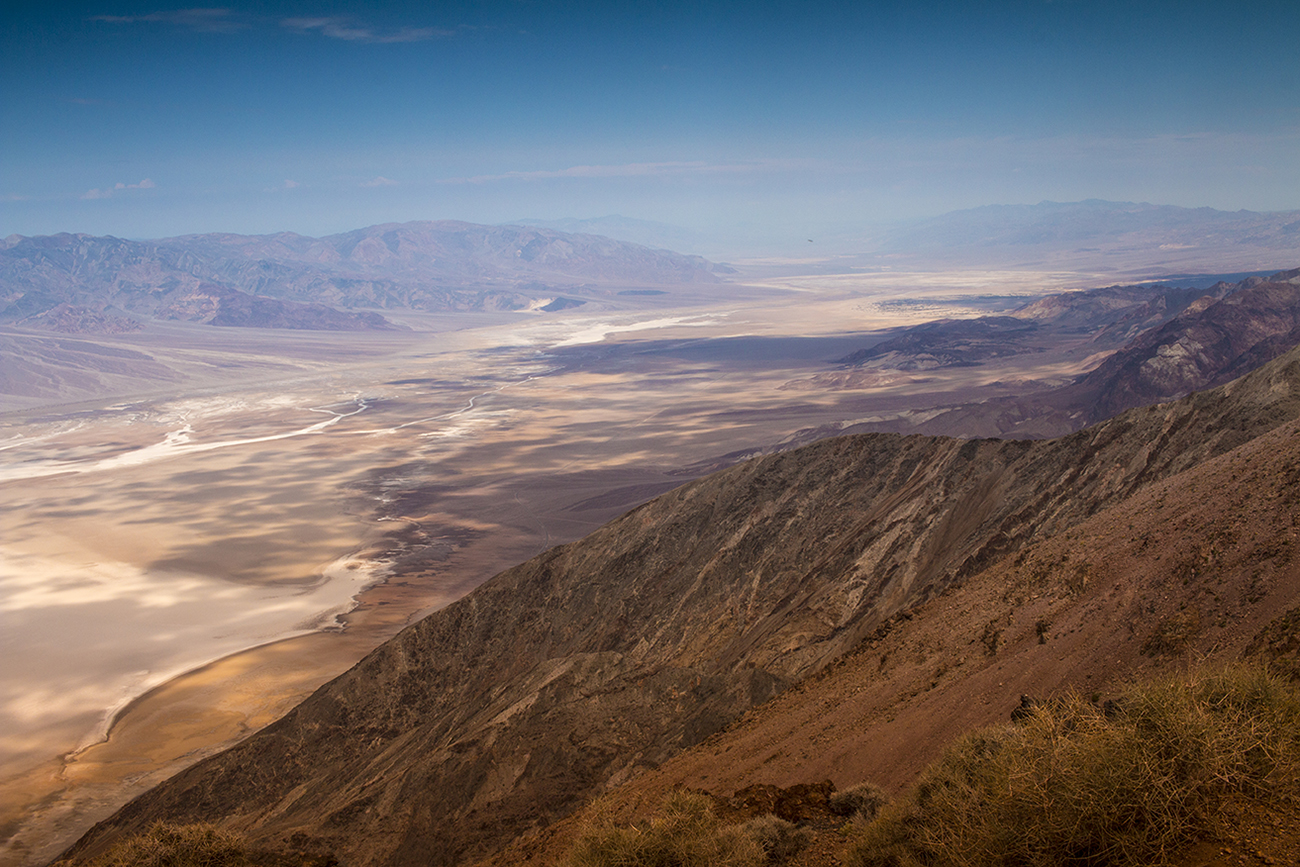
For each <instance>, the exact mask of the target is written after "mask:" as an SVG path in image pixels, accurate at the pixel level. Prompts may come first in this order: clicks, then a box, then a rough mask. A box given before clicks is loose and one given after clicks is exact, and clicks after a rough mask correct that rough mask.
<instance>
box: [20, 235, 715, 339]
mask: <svg viewBox="0 0 1300 867" xmlns="http://www.w3.org/2000/svg"><path fill="white" fill-rule="evenodd" d="M722 270H723V269H722V267H721V266H715V265H713V264H712V263H710V262H707V261H706V260H704V259H701V258H699V257H697V256H682V255H680V254H676V253H671V252H668V251H666V250H652V249H650V248H647V247H642V246H639V245H636V244H630V243H627V242H623V241H615V240H612V239H610V238H605V237H601V236H597V235H575V234H566V233H563V232H557V231H553V230H549V229H537V228H529V227H524V226H480V225H475V224H472V223H458V222H452V221H442V222H423V223H401V224H398V223H390V224H384V225H380V226H371V227H369V228H365V229H358V230H356V231H353V232H346V233H343V234H340V235H331V236H329V237H326V238H308V237H305V236H302V235H295V234H293V233H289V232H284V233H280V234H276V235H229V234H212V235H187V236H182V237H177V238H164V239H162V240H158V241H127V240H123V239H121V238H112V237H91V236H88V235H67V234H63V235H52V236H44V237H36V238H25V237H21V236H17V235H11V236H10V237H9V238H7V239H5V241H4V242H3V244H0V323H7V324H19V325H28V326H34V327H44V328H51V329H55V330H84V331H95V330H108V331H112V330H114V329H117V330H121V329H124V328H129V327H131V326H130V325H129V324H127V323H130V322H131V321H132V320H136V319H141V318H143V319H149V318H155V319H162V320H179V321H186V322H200V323H206V324H211V325H241V326H245V327H260V328H304V329H318V330H358V329H386V328H392V327H394V326H393V325H392V324H391V323H390V322H389V321H388V320H387V319H385V318H384V316H383V313H382V312H383V311H385V310H420V311H454V310H512V309H522V308H526V307H528V306H529V305H530V304H532V303H533V302H534V301H537V300H541V299H546V300H549V299H550V298H552V297H554V295H555V294H556V292H558V291H560V290H564V291H566V292H572V291H575V290H577V289H582V288H585V289H587V290H589V291H592V292H595V293H597V294H601V293H605V294H608V293H609V292H610V291H612V289H611V288H610V287H614V286H616V287H617V288H619V289H625V288H627V287H629V286H631V287H636V286H662V285H665V284H671V285H681V284H691V283H705V284H707V283H712V282H716V281H717V280H718V279H719V278H718V276H717V274H718V273H719V272H720V271H722Z"/></svg>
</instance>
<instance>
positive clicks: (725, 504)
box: [75, 352, 1300, 864]
mask: <svg viewBox="0 0 1300 867" xmlns="http://www.w3.org/2000/svg"><path fill="white" fill-rule="evenodd" d="M1297 416H1300V352H1292V353H1290V354H1288V355H1287V356H1285V357H1284V358H1282V359H1278V360H1277V361H1275V362H1273V363H1271V364H1269V365H1267V366H1265V367H1264V368H1262V369H1261V370H1259V371H1257V372H1256V373H1254V374H1252V375H1250V376H1248V377H1246V378H1244V379H1242V380H1239V381H1236V382H1234V383H1231V384H1229V385H1227V386H1225V387H1222V388H1220V389H1218V390H1216V391H1213V392H1206V393H1200V394H1195V395H1192V396H1190V397H1189V398H1186V399H1184V400H1181V401H1179V402H1177V403H1174V404H1170V405H1167V406H1158V407H1152V408H1149V409H1143V410H1136V411H1132V412H1129V413H1126V414H1124V415H1122V416H1119V417H1117V418H1115V419H1112V420H1110V421H1108V422H1105V423H1103V424H1100V425H1098V426H1096V427H1093V428H1090V429H1087V430H1084V431H1080V432H1078V433H1076V434H1073V435H1071V436H1068V437H1064V438H1061V439H1057V440H1052V441H1041V442H1034V443H1029V442H1015V441H991V440H985V441H966V442H963V441H958V440H949V439H942V438H925V437H919V436H910V437H900V436H894V435H869V436H857V437H845V438H840V439H834V440H827V441H823V442H820V443H817V444H814V445H813V446H810V447H807V448H804V449H800V450H797V451H794V452H789V453H784V454H778V455H774V456H770V457H767V458H763V459H760V460H756V461H752V462H749V463H747V464H743V465H740V466H738V467H735V468H733V469H731V470H728V471H725V472H722V473H719V474H717V475H715V476H711V477H709V478H706V479H703V480H701V481H699V482H696V483H692V484H690V485H686V486H684V487H682V488H679V489H677V490H676V491H673V492H671V493H669V494H666V495H664V496H662V497H660V498H659V499H657V500H655V501H652V502H651V503H649V504H647V505H645V506H643V507H641V508H639V509H636V510H634V511H633V512H631V513H629V514H627V515H626V516H624V517H623V518H621V519H619V520H617V521H615V522H613V523H611V524H609V525H606V526H605V527H604V528H602V529H601V530H599V531H597V532H596V533H594V534H592V535H591V536H589V537H587V538H586V539H584V540H582V541H580V542H577V543H573V544H570V545H566V546H561V547H558V548H555V549H552V550H551V551H548V552H546V553H545V554H542V555H540V556H539V557H537V558H534V559H533V560H530V561H528V562H527V563H524V564H522V565H520V566H518V567H516V568H514V569H511V570H508V571H507V572H504V573H502V574H501V575H499V576H498V577H497V578H495V579H493V580H492V581H490V582H488V583H487V584H485V585H483V586H482V587H481V588H480V589H479V590H477V591H475V592H474V593H472V594H471V595H470V596H468V597H466V598H465V599H463V600H461V601H460V602H457V603H455V604H453V605H451V606H449V607H448V608H446V609H444V610H442V611H440V612H438V613H436V614H434V615H432V616H430V617H428V618H426V619H425V620H424V621H422V622H420V623H419V624H416V625H415V626H413V627H411V628H409V629H408V630H406V631H405V632H403V633H402V634H400V635H399V636H397V637H396V638H395V639H393V640H392V641H390V642H388V643H387V644H385V645H383V646H382V647H380V648H379V649H377V650H376V651H375V652H373V653H372V654H370V655H369V656H368V657H367V658H366V659H364V660H363V661H362V662H361V663H359V664H358V665H357V666H356V667H355V668H354V669H352V670H351V671H349V672H348V673H346V674H345V675H343V676H342V677H340V678H338V679H336V680H335V681H333V682H332V683H330V684H328V685H326V686H325V687H323V688H322V689H321V690H319V691H318V692H317V693H316V694H314V695H313V696H312V697H311V698H309V699H308V700H307V701H305V702H304V703H303V704H302V705H300V706H299V707H298V708H297V709H295V710H294V711H293V712H292V713H290V714H289V715H288V716H286V717H285V718H284V719H282V720H281V721H279V722H278V723H276V724H274V725H272V726H270V727H268V728H267V729H265V730H263V731H262V732H260V733H259V734H257V735H255V736H253V737H251V738H249V739H248V740H247V741H245V742H244V743H242V744H240V745H239V746H237V747H235V748H233V749H231V750H229V751H228V752H226V753H224V754H221V755H219V756H216V757H214V758H212V759H210V760H208V761H205V762H202V763H200V764H198V765H196V766H194V767H193V768H191V769H190V770H188V771H186V772H183V773H182V774H179V775H178V776H177V777H175V778H174V779H173V780H171V781H169V782H168V783H166V784H164V785H163V786H160V787H159V788H157V789H155V790H153V791H152V792H150V793H148V794H147V795H145V796H143V797H142V798H140V799H138V800H136V801H135V802H133V803H131V804H129V805H128V806H127V807H125V808H123V809H122V810H121V811H120V812H119V813H118V814H116V815H115V816H114V817H112V818H110V819H109V820H107V821H106V822H104V823H102V824H101V825H99V826H97V827H96V828H95V829H93V830H92V831H91V832H90V833H89V834H88V835H87V836H86V837H85V838H83V840H82V841H81V842H80V843H79V844H78V846H77V847H76V849H75V851H76V853H78V854H80V855H86V854H93V853H94V852H97V851H101V850H102V848H103V847H104V846H105V845H108V844H109V843H111V842H112V841H113V840H114V839H117V838H119V837H120V836H121V835H122V834H124V833H131V832H135V831H139V830H141V829H143V828H144V827H146V826H147V825H148V824H149V823H151V822H152V821H154V820H156V819H159V818H168V819H171V820H175V821H190V820H193V819H220V820H221V821H222V822H223V823H224V824H225V825H227V826H229V827H231V828H235V829H238V830H242V831H244V832H246V833H248V834H249V835H250V836H251V837H252V838H253V839H254V840H256V841H258V842H260V843H263V844H285V843H287V842H288V841H292V843H293V845H295V846H306V847H309V848H311V847H315V848H317V849H319V850H321V851H330V852H333V853H335V854H337V855H338V857H339V858H340V860H341V861H342V862H343V863H345V864H417V863H418V864H456V863H464V862H465V861H467V860H470V859H472V858H473V857H476V856H479V855H484V854H487V853H490V852H491V851H493V850H495V849H497V848H499V847H500V846H502V845H503V844H505V843H507V842H508V841H510V840H511V839H513V838H514V837H516V836H517V835H519V834H520V833H522V832H524V831H527V830H528V829H530V828H535V827H538V826H541V825H544V824H546V823H548V822H550V821H552V820H554V819H556V818H559V817H561V816H563V815H565V814H566V813H568V812H570V811H572V810H573V809H574V808H576V807H577V806H578V805H579V804H581V803H582V801H583V800H585V799H586V798H587V797H589V796H590V795H591V794H593V793H594V792H597V791H599V790H600V789H602V788H603V787H605V786H607V785H609V784H612V783H617V782H620V781H623V780H627V779H630V778H631V777H633V776H635V775H636V774H637V773H639V772H641V771H643V770H646V769H649V768H653V767H655V766H657V765H660V764H661V763H663V762H664V761H666V760H668V759H669V758H670V757H672V756H673V755H675V754H677V753H679V752H681V751H682V750H684V749H686V748H688V747H690V746H692V745H695V744H698V743H700V742H701V741H703V740H704V739H706V738H707V737H709V736H710V735H712V734H714V733H715V732H717V731H719V730H720V729H722V728H723V727H724V726H725V725H727V724H728V723H729V722H731V721H733V720H735V719H736V718H738V717H739V716H740V715H741V714H742V713H744V712H745V711H746V710H748V709H749V708H751V707H754V706H756V705H758V704H760V703H762V702H764V701H766V700H768V699H770V698H771V697H773V696H775V695H777V694H779V693H781V692H783V691H784V690H786V689H787V688H788V687H789V686H790V685H792V684H794V683H796V682H799V681H801V680H803V679H805V678H807V677H808V676H809V675H813V674H816V673H818V672H819V671H823V670H825V669H826V666H827V665H828V664H830V663H832V662H833V661H835V660H836V659H838V658H840V657H841V656H843V655H844V654H845V653H847V652H849V651H852V650H854V649H855V648H859V647H860V646H861V642H862V641H863V639H866V638H868V637H869V636H872V635H873V634H877V631H878V630H879V629H881V627H882V625H883V624H886V623H887V622H889V620H890V618H892V617H895V616H896V615H899V614H900V613H902V612H906V611H908V610H910V609H913V608H915V607H916V606H917V605H918V604H921V603H923V602H925V601H926V600H928V599H934V598H935V597H936V596H939V595H940V594H941V593H943V592H944V591H945V590H947V589H948V588H950V587H952V586H954V585H955V584H957V583H959V582H960V581H962V580H963V579H967V578H969V577H971V576H973V575H975V574H977V573H979V572H980V571H982V570H983V569H984V568H986V567H987V566H989V565H990V564H992V563H994V562H997V561H999V560H1001V559H1002V558H1004V557H1006V556H1007V555H1009V554H1012V553H1014V552H1016V551H1018V550H1022V549H1024V547H1025V546H1026V545H1030V544H1033V543H1036V542H1040V541H1042V540H1045V539H1048V538H1050V537H1052V536H1055V535H1058V534H1060V533H1062V532H1064V531H1066V530H1068V529H1069V528H1071V527H1075V526H1078V525H1079V524H1080V523H1081V522H1083V521H1085V520H1087V519H1088V518H1090V517H1092V516H1094V515H1096V514H1097V513H1098V512H1101V511H1102V510H1104V509H1106V508H1107V507H1110V506H1114V505H1116V504H1119V503H1121V502H1123V501H1125V500H1126V499H1128V498H1129V497H1131V496H1133V495H1134V494H1135V493H1137V492H1140V491H1144V490H1146V489H1149V488H1150V486H1152V485H1153V484H1156V483H1158V482H1160V481H1161V480H1163V479H1168V478H1170V477H1172V476H1174V475H1175V474H1176V473H1178V472H1180V471H1183V470H1186V469H1189V468H1192V467H1195V466H1197V465H1200V464H1202V463H1204V462H1206V461H1208V460H1211V459H1213V458H1215V457H1217V456H1219V455H1222V454H1225V453H1226V452H1228V451H1230V450H1231V449H1233V448H1236V447H1238V446H1240V445H1242V444H1244V443H1246V442H1249V441H1250V440H1252V439H1253V438H1255V437H1257V436H1259V435H1261V434H1264V433H1266V432H1268V431H1270V430H1273V429H1275V428H1277V427H1279V426H1281V425H1284V424H1286V423H1287V422H1289V421H1291V420H1293V419H1295V418H1297ZM994 643H995V644H996V640H995V642H994Z"/></svg>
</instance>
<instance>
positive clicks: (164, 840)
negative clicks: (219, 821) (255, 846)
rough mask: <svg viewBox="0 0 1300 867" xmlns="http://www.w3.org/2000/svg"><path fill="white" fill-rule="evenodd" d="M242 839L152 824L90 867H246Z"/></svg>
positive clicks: (203, 828) (198, 827) (209, 829)
mask: <svg viewBox="0 0 1300 867" xmlns="http://www.w3.org/2000/svg"><path fill="white" fill-rule="evenodd" d="M250 863H251V862H250V860H249V852H248V849H247V847H246V846H245V845H244V841H243V838H242V837H240V836H239V835H237V834H231V833H229V832H227V831H220V830H218V829H217V828H216V827H215V826H213V825H208V824H195V825H169V824H166V823H164V822H155V823H154V825H153V827H151V828H150V829H149V830H148V831H146V832H145V833H144V834H140V835H139V836H136V837H132V838H131V839H129V840H125V841H123V842H121V843H118V844H117V845H116V846H114V847H113V848H111V849H109V850H108V852H106V853H104V854H103V855H101V856H100V857H98V858H96V859H95V860H93V861H91V862H90V867H247V865H249V864H250Z"/></svg>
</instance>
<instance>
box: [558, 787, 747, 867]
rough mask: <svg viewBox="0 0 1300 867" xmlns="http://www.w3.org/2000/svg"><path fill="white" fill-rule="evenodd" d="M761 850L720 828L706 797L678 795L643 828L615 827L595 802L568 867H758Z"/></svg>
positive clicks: (744, 836) (735, 831)
mask: <svg viewBox="0 0 1300 867" xmlns="http://www.w3.org/2000/svg"><path fill="white" fill-rule="evenodd" d="M764 861H765V856H764V853H763V849H762V847H761V846H760V845H759V844H758V843H757V842H756V841H755V840H754V839H753V838H752V837H751V836H750V835H748V834H746V833H745V832H744V830H743V829H741V828H739V827H735V826H733V827H729V828H723V827H721V823H720V822H719V821H718V817H717V816H716V815H714V813H713V804H712V801H711V800H710V799H709V798H708V797H707V796H706V795H700V794H696V793H693V792H685V791H676V792H673V793H671V794H669V796H668V797H667V798H665V799H664V802H663V804H662V805H661V806H660V808H659V810H658V811H657V812H656V813H655V815H654V818H653V819H651V820H650V822H649V823H647V824H641V825H617V824H615V823H614V822H613V821H612V820H611V819H610V816H609V814H608V812H607V811H606V810H604V809H603V808H602V806H601V805H600V804H599V803H597V804H596V805H594V806H593V808H592V809H591V810H590V811H589V814H588V820H587V822H586V824H585V827H584V828H583V829H582V831H581V833H580V836H579V837H578V842H577V843H576V844H575V845H574V848H573V851H572V852H571V853H570V855H569V864H570V865H571V867H759V865H762V864H763V863H764Z"/></svg>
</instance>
